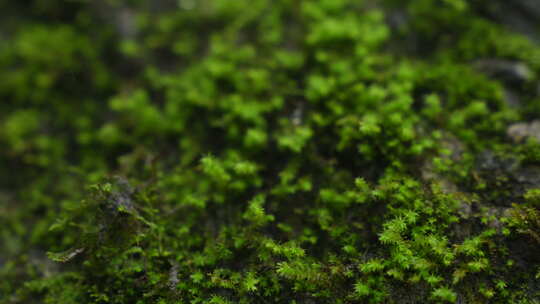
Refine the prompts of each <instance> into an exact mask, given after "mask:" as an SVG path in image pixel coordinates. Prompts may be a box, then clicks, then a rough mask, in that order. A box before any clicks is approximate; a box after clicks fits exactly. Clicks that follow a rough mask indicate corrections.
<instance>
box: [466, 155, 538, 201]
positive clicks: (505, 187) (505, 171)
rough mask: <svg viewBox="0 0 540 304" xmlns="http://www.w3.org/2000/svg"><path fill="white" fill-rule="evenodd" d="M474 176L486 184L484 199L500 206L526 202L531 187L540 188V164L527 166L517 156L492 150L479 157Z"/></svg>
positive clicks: (483, 193)
mask: <svg viewBox="0 0 540 304" xmlns="http://www.w3.org/2000/svg"><path fill="white" fill-rule="evenodd" d="M474 176H476V179H477V182H478V184H485V187H484V190H482V191H480V193H481V194H482V198H483V200H485V201H486V202H489V203H490V204H492V205H497V206H507V207H508V206H510V205H511V204H512V203H520V202H523V200H524V199H523V195H524V193H525V192H526V191H527V190H529V189H532V188H537V187H540V167H538V166H530V165H523V164H521V163H520V162H519V161H518V160H517V159H515V158H512V157H501V156H498V155H495V153H493V152H492V151H485V152H483V153H481V154H479V155H478V156H477V164H476V170H475V172H474Z"/></svg>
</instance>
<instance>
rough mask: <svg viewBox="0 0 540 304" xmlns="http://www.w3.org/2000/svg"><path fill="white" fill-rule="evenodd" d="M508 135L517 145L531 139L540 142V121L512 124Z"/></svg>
mask: <svg viewBox="0 0 540 304" xmlns="http://www.w3.org/2000/svg"><path fill="white" fill-rule="evenodd" d="M506 135H507V136H508V137H509V138H510V139H511V140H512V141H513V142H515V143H520V142H523V141H524V140H525V139H527V138H530V137H532V138H536V140H538V141H539V142H540V120H535V121H532V122H529V123H528V122H520V123H515V124H512V125H510V127H508V129H507V130H506Z"/></svg>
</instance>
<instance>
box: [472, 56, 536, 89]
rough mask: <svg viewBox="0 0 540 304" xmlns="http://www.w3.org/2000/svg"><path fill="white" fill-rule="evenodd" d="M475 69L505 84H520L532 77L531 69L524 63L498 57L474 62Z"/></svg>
mask: <svg viewBox="0 0 540 304" xmlns="http://www.w3.org/2000/svg"><path fill="white" fill-rule="evenodd" d="M474 66H475V67H476V69H477V70H478V71H480V72H482V73H484V74H486V75H487V76H489V77H492V78H496V79H499V80H501V81H503V82H504V83H506V84H507V85H522V84H524V83H526V82H527V81H529V80H530V79H531V78H532V77H533V75H534V74H533V72H532V70H531V69H530V68H529V67H528V66H527V65H526V64H524V63H522V62H518V61H510V60H500V59H482V60H478V61H476V62H475V63H474Z"/></svg>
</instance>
